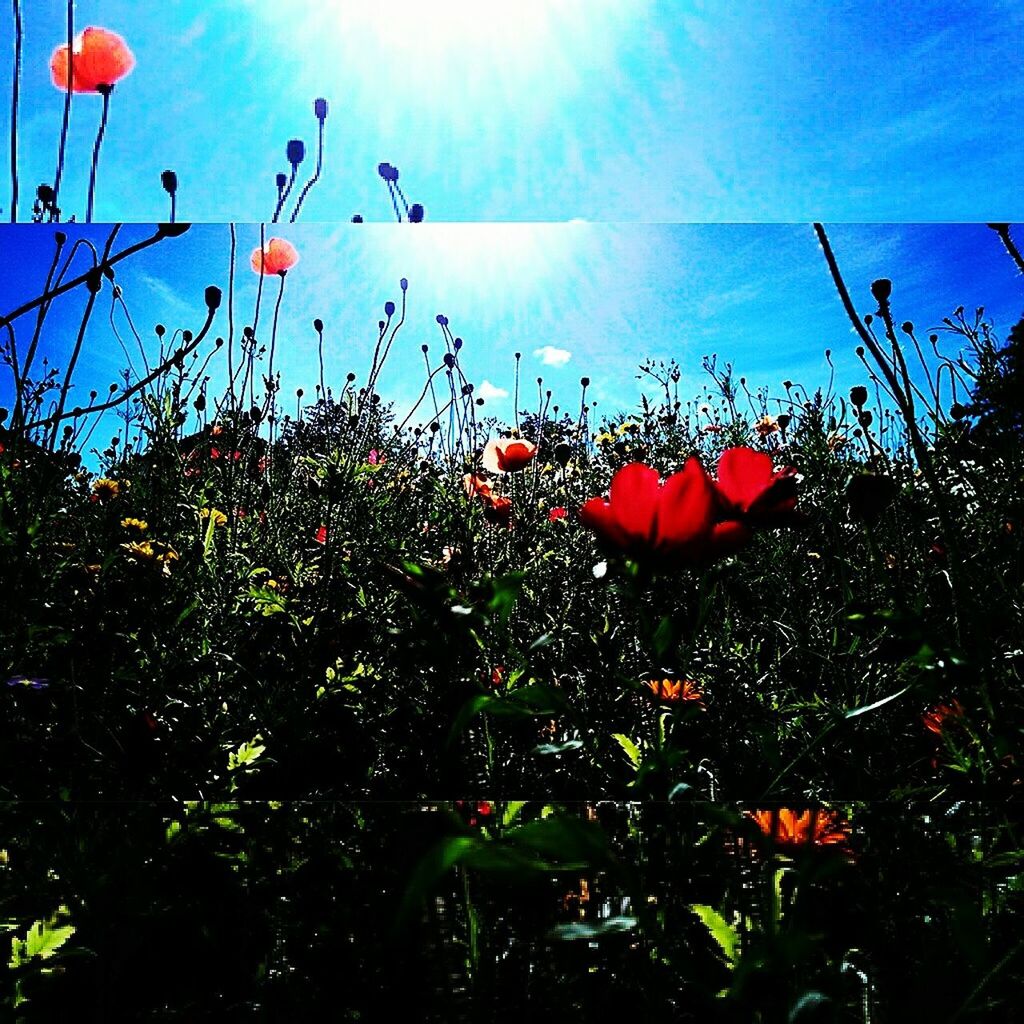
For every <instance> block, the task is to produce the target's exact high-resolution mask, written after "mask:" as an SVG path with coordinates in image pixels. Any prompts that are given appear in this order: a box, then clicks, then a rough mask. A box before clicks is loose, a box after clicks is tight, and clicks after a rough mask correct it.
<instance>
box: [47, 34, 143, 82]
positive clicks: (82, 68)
mask: <svg viewBox="0 0 1024 1024" xmlns="http://www.w3.org/2000/svg"><path fill="white" fill-rule="evenodd" d="M133 67H135V57H134V56H133V54H132V51H131V50H129V49H128V44H127V43H126V42H125V41H124V40H123V39H122V38H121V37H120V36H119V35H118V34H117V33H116V32H109V31H108V30H107V29H105V28H96V27H94V26H90V27H89V28H87V29H83V30H82V31H81V32H80V33H79V34H78V35H77V36H76V37H75V39H74V44H73V46H72V47H71V91H72V92H97V91H98V90H99V88H100V86H104V85H113V84H114V83H115V82H117V81H119V80H120V79H122V78H124V76H125V75H127V74H128V72H129V71H131V69H132V68H133ZM50 76H51V78H52V79H53V84H54V85H55V86H56V87H57V88H58V89H61V90H67V87H68V47H67V43H65V44H64V45H63V46H58V47H57V49H56V50H54V51H53V56H52V57H51V58H50Z"/></svg>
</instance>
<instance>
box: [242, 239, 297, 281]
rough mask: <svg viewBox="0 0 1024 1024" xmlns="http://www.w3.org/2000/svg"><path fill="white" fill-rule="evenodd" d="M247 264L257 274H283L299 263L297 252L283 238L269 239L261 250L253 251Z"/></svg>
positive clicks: (257, 248)
mask: <svg viewBox="0 0 1024 1024" xmlns="http://www.w3.org/2000/svg"><path fill="white" fill-rule="evenodd" d="M249 262H250V263H251V265H252V269H253V270H254V271H255V272H256V273H257V274H267V275H269V276H273V275H274V274H285V273H287V272H288V271H289V270H291V269H292V267H294V266H295V264H296V263H298V262H299V251H298V250H297V249H296V248H295V246H294V245H292V243H291V242H287V241H285V239H283V238H271V239H269V240H268V241H267V244H266V245H265V246H264V247H263V248H262V249H261V248H259V246H257V247H256V248H255V249H253V251H252V259H251V260H250V261H249Z"/></svg>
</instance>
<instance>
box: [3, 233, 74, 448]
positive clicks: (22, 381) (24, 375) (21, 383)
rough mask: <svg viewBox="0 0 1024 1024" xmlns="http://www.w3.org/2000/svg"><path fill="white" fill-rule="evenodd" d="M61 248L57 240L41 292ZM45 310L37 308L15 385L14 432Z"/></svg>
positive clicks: (20, 420)
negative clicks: (22, 365) (34, 322)
mask: <svg viewBox="0 0 1024 1024" xmlns="http://www.w3.org/2000/svg"><path fill="white" fill-rule="evenodd" d="M63 248H64V243H63V242H62V241H59V240H58V242H57V248H56V249H55V250H54V253H53V262H52V263H51V264H50V270H49V272H48V273H47V275H46V284H45V285H44V286H43V292H44V293H45V292H47V291H49V289H50V282H51V281H53V275H54V274H55V273H56V271H57V264H58V263H59V262H60V254H61V250H62V249H63ZM46 310H47V307H46V305H43V306H40V308H39V315H38V316H37V317H36V326H35V330H34V331H33V332H32V341H31V343H30V344H29V347H28V352H27V353H26V355H25V365H24V367H23V368H22V371H21V377H20V378H19V379H18V384H17V388H16V394H15V396H14V402H15V405H14V430H15V432H17V431H18V430H20V429H21V427H22V425H23V423H24V416H25V410H24V404H23V402H24V390H25V386H26V384H27V382H28V374H29V370H31V369H32V360H33V359H35V355H36V347H37V346H38V344H39V337H40V335H41V333H42V330H43V320H44V318H45V317H46ZM5 322H6V323H9V322H10V321H5Z"/></svg>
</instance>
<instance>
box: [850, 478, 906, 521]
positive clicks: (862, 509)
mask: <svg viewBox="0 0 1024 1024" xmlns="http://www.w3.org/2000/svg"><path fill="white" fill-rule="evenodd" d="M895 497H896V484H895V483H894V482H893V480H892V478H891V477H887V476H881V475H879V474H877V473H858V474H857V475H856V476H854V477H852V478H851V479H850V482H849V483H848V484H847V485H846V501H847V503H848V504H849V506H850V511H851V512H852V513H853V514H854V515H855V516H857V517H858V518H860V519H864V520H866V521H868V522H872V521H874V520H875V519H877V518H878V516H879V515H880V514H881V513H882V512H883V511H885V509H886V508H888V507H889V506H890V505H891V504H892V502H893V500H894V499H895Z"/></svg>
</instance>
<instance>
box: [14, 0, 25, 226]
mask: <svg viewBox="0 0 1024 1024" xmlns="http://www.w3.org/2000/svg"><path fill="white" fill-rule="evenodd" d="M13 2H14V81H13V83H12V85H11V223H12V224H16V223H17V222H18V101H19V92H20V89H21V44H22V30H21V4H20V3H19V0H13Z"/></svg>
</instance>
